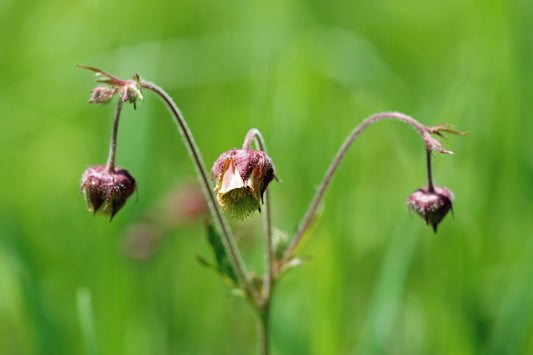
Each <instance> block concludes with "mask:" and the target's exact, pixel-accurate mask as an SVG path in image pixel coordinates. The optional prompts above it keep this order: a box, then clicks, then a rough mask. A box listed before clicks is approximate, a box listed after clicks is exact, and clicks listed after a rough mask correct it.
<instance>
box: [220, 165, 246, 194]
mask: <svg viewBox="0 0 533 355" xmlns="http://www.w3.org/2000/svg"><path fill="white" fill-rule="evenodd" d="M242 187H244V182H243V181H242V178H241V175H240V174H239V171H238V170H237V169H236V168H235V163H234V162H233V159H230V160H229V163H228V166H227V168H226V170H225V171H224V174H223V175H222V178H221V181H220V188H219V189H218V193H219V194H223V193H226V192H228V191H231V190H234V189H240V188H242Z"/></svg>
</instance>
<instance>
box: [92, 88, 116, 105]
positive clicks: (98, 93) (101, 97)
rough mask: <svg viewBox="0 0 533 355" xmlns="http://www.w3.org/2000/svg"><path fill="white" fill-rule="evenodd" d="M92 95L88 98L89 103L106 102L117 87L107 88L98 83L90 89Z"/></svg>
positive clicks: (111, 97)
mask: <svg viewBox="0 0 533 355" xmlns="http://www.w3.org/2000/svg"><path fill="white" fill-rule="evenodd" d="M91 92H92V94H93V96H91V98H90V99H89V102H90V103H97V104H102V105H104V104H107V103H108V102H109V101H111V99H113V96H114V95H115V93H116V92H117V89H112V88H108V87H106V86H103V85H99V86H97V87H96V88H94V89H93V90H92V91H91Z"/></svg>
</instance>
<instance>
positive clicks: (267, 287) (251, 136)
mask: <svg viewBox="0 0 533 355" xmlns="http://www.w3.org/2000/svg"><path fill="white" fill-rule="evenodd" d="M252 141H254V142H255V144H256V145H257V147H258V148H259V150H261V151H263V152H264V153H265V154H267V150H266V144H265V140H264V139H263V136H262V135H261V132H260V131H259V130H258V129H256V128H252V129H250V130H249V131H248V133H247V134H246V138H245V139H244V143H243V145H242V149H250V145H251V143H252ZM263 204H264V206H265V207H264V212H263V231H264V235H265V275H264V276H263V288H262V292H261V295H262V302H263V303H266V304H268V302H269V300H270V294H271V289H272V269H273V262H274V260H273V259H274V257H273V249H272V221H271V212H270V205H271V202H270V192H269V190H268V189H267V190H265V193H264V197H263Z"/></svg>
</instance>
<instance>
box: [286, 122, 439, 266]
mask: <svg viewBox="0 0 533 355" xmlns="http://www.w3.org/2000/svg"><path fill="white" fill-rule="evenodd" d="M382 119H395V120H399V121H403V122H405V123H408V124H410V125H411V126H413V127H414V128H415V129H416V130H417V131H418V132H419V133H420V135H421V136H422V139H423V140H424V143H425V145H426V148H427V150H428V151H429V152H431V151H432V150H433V149H436V150H438V151H440V152H442V153H449V152H447V151H445V150H444V149H442V148H440V147H441V145H440V143H439V142H438V141H436V140H435V139H433V138H432V137H431V136H430V134H429V132H428V127H426V126H424V125H422V124H421V123H420V122H418V121H417V120H415V119H414V118H412V117H410V116H407V115H405V114H403V113H399V112H382V113H378V114H375V115H372V116H370V117H368V118H367V119H365V120H364V121H363V122H362V123H361V124H359V125H358V126H357V127H355V129H354V130H353V131H352V133H351V134H350V135H349V136H348V137H347V138H346V140H345V141H344V143H343V144H342V145H341V147H340V149H339V150H338V152H337V154H336V156H335V158H334V159H333V162H332V163H331V165H330V166H329V168H328V170H327V171H326V175H325V176H324V179H323V180H322V183H321V184H320V187H319V188H318V190H317V192H316V193H315V196H314V197H313V200H312V202H311V205H310V206H309V208H308V210H307V212H306V214H305V215H304V217H303V219H302V221H301V222H300V225H299V227H298V229H297V231H296V234H295V236H294V238H293V240H292V242H291V244H290V245H289V246H288V247H287V249H286V250H285V253H284V254H283V257H282V259H281V261H280V263H279V264H278V265H279V266H280V267H281V266H282V265H283V264H285V263H286V262H287V261H289V259H290V258H291V257H292V255H293V253H294V251H295V249H296V247H297V246H298V244H299V243H300V241H301V239H302V237H303V235H304V233H305V232H306V231H307V229H308V228H309V226H310V225H311V222H312V221H313V217H314V216H315V213H316V211H317V208H318V205H319V203H320V201H321V200H322V198H323V197H324V192H325V191H326V188H327V187H328V185H329V183H330V181H331V178H332V177H333V174H334V173H335V171H336V170H337V168H338V167H339V165H340V163H341V161H342V159H343V158H344V155H345V154H346V152H347V151H348V148H350V146H351V145H352V143H353V142H354V141H355V139H356V138H357V137H358V136H359V134H360V133H361V132H362V131H363V130H364V129H365V128H366V127H368V126H369V125H370V124H372V123H374V122H377V121H380V120H382Z"/></svg>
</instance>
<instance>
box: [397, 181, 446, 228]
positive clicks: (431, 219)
mask: <svg viewBox="0 0 533 355" xmlns="http://www.w3.org/2000/svg"><path fill="white" fill-rule="evenodd" d="M453 199H454V196H453V193H452V192H451V191H450V190H449V189H447V188H445V187H442V186H435V188H434V191H433V192H428V188H427V187H422V188H420V189H418V190H416V191H415V192H413V193H412V194H411V196H409V200H407V206H408V207H409V208H410V209H412V210H414V211H415V212H416V213H418V214H419V215H420V216H422V218H424V219H425V220H426V224H431V225H432V226H433V230H434V231H435V232H437V225H438V224H439V223H440V221H442V219H443V218H444V216H446V214H447V213H448V211H449V210H451V209H452V202H453ZM452 212H453V211H452Z"/></svg>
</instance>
